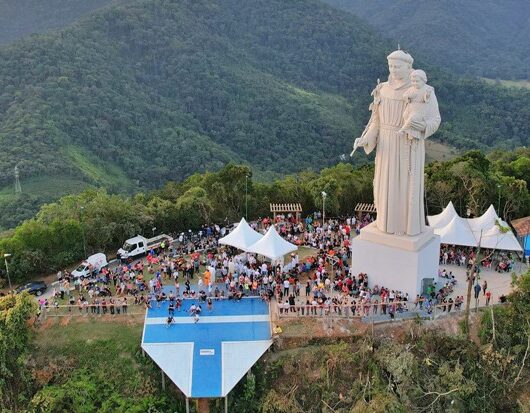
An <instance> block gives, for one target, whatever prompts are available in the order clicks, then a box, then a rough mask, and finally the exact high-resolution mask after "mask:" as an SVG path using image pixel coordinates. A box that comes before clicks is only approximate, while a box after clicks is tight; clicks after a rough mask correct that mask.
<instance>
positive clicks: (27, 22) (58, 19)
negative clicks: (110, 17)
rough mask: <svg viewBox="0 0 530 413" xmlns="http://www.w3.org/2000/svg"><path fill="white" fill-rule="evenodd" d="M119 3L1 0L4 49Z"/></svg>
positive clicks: (107, 0)
mask: <svg viewBox="0 0 530 413" xmlns="http://www.w3.org/2000/svg"><path fill="white" fill-rule="evenodd" d="M118 1H119V0H90V1H87V0H0V47H1V46H3V45H6V44H8V43H11V42H13V41H15V40H17V39H20V38H23V37H26V36H29V35H32V34H37V33H44V32H47V31H50V30H53V29H61V28H64V27H66V26H68V25H69V24H71V23H73V22H74V21H76V20H77V19H78V18H80V17H82V16H84V15H87V14H89V13H90V12H92V11H94V10H97V9H99V8H100V7H103V6H105V5H107V4H110V3H112V2H114V3H117V2H118Z"/></svg>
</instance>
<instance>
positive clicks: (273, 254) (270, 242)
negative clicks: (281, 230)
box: [248, 225, 298, 260]
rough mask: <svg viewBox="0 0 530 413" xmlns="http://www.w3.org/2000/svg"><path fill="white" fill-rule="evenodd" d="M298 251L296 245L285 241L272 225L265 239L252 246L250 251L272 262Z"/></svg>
mask: <svg viewBox="0 0 530 413" xmlns="http://www.w3.org/2000/svg"><path fill="white" fill-rule="evenodd" d="M297 249H298V247H297V246H296V245H294V244H291V243H290V242H287V241H285V240H284V239H283V238H282V237H281V236H280V234H278V232H276V229H275V228H274V225H272V226H271V227H270V228H269V230H268V231H267V233H266V234H265V235H264V236H263V238H262V239H260V240H259V241H257V242H256V243H255V244H254V245H252V246H250V247H249V249H248V251H249V252H254V253H256V254H260V255H263V256H264V257H267V258H270V259H271V260H277V259H278V258H282V257H283V256H284V255H285V254H289V253H290V252H293V251H296V250H297Z"/></svg>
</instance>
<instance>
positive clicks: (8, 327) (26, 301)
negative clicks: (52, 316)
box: [0, 293, 37, 412]
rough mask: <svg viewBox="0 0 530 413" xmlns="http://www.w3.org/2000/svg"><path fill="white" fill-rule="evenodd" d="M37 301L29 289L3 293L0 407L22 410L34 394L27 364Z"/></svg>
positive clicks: (0, 306)
mask: <svg viewBox="0 0 530 413" xmlns="http://www.w3.org/2000/svg"><path fill="white" fill-rule="evenodd" d="M36 309H37V304H36V303H35V300H34V298H33V297H31V296H30V295H29V294H27V293H23V294H18V295H16V296H13V295H8V296H6V297H0V406H1V407H0V410H2V411H4V409H5V410H8V411H9V410H12V411H14V412H17V411H21V410H22V406H23V405H24V404H25V403H24V401H25V399H26V398H27V397H28V396H29V395H30V391H31V376H30V372H29V369H28V367H27V359H28V355H29V344H30V338H31V331H30V326H29V323H28V322H29V320H30V319H31V318H32V317H33V316H34V315H35V312H36Z"/></svg>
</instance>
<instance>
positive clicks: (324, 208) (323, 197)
mask: <svg viewBox="0 0 530 413" xmlns="http://www.w3.org/2000/svg"><path fill="white" fill-rule="evenodd" d="M327 196H328V194H326V193H325V192H324V191H322V229H324V223H325V222H326V197H327Z"/></svg>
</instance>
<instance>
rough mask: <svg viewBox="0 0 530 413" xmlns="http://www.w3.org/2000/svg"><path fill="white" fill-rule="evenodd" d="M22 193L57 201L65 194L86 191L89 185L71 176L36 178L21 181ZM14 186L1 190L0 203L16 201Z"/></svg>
mask: <svg viewBox="0 0 530 413" xmlns="http://www.w3.org/2000/svg"><path fill="white" fill-rule="evenodd" d="M20 186H21V187H22V193H25V194H31V195H34V196H38V197H41V198H50V199H52V198H53V199H56V198H59V197H61V196H62V195H64V194H75V193H78V192H80V191H82V190H83V189H85V188H86V187H87V186H88V184H87V183H86V182H84V181H83V180H81V179H79V178H76V177H71V176H51V175H43V176H35V177H31V178H28V179H24V180H21V182H20ZM17 196H18V195H16V194H15V191H14V186H13V185H8V186H5V187H3V188H1V189H0V202H2V201H6V200H11V199H16V197H17Z"/></svg>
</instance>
